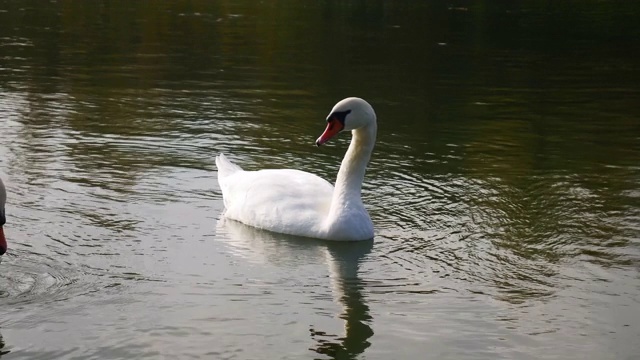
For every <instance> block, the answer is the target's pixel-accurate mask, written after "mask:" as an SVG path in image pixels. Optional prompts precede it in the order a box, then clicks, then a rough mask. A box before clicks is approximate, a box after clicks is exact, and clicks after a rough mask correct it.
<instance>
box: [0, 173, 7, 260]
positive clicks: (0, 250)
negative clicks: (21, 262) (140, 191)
mask: <svg viewBox="0 0 640 360" xmlns="http://www.w3.org/2000/svg"><path fill="white" fill-rule="evenodd" d="M6 201H7V191H6V190H5V188H4V183H2V179H0V255H2V254H4V253H5V252H7V239H5V237H4V230H2V226H3V225H4V223H5V222H6V221H7V219H6V217H5V215H4V203H5V202H6Z"/></svg>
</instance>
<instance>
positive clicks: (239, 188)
mask: <svg viewBox="0 0 640 360" xmlns="http://www.w3.org/2000/svg"><path fill="white" fill-rule="evenodd" d="M344 130H346V131H351V134H352V138H351V143H350V144H349V149H348V150H347V152H346V154H345V156H344V159H343V160H342V164H341V165H340V170H339V171H338V176H337V178H336V182H335V187H334V186H333V185H331V183H329V182H328V181H326V180H324V179H322V178H320V177H318V176H317V175H314V174H311V173H308V172H304V171H300V170H294V169H266V170H258V171H245V170H242V168H240V167H239V166H238V165H235V164H233V163H232V162H231V161H229V160H228V159H227V158H226V157H225V155H224V154H222V153H221V154H220V155H218V156H217V157H216V166H217V168H218V184H219V185H220V189H221V190H222V198H223V202H224V206H225V211H224V214H223V216H224V217H226V218H229V219H232V220H236V221H239V222H242V223H244V224H247V225H250V226H253V227H256V228H260V229H264V230H269V231H272V232H277V233H283V234H289V235H297V236H304V237H310V238H317V239H325V240H340V241H357V240H370V239H373V235H374V231H373V222H372V221H371V218H370V217H369V213H368V212H367V210H366V209H365V207H364V204H363V203H362V199H361V190H362V181H363V180H364V174H365V170H366V167H367V164H368V163H369V159H370V158H371V152H372V151H373V146H374V144H375V140H376V132H377V124H376V114H375V112H374V111H373V108H372V107H371V105H369V103H368V102H366V101H365V100H363V99H360V98H356V97H349V98H346V99H343V100H341V101H339V102H338V103H337V104H336V105H335V106H334V107H333V109H332V110H331V112H330V113H329V116H327V127H326V129H325V130H324V132H323V133H322V135H320V137H319V138H318V139H317V140H316V145H317V146H320V145H322V144H324V143H326V142H327V141H328V140H329V139H331V138H332V137H333V136H335V135H336V134H338V133H339V132H341V131H344Z"/></svg>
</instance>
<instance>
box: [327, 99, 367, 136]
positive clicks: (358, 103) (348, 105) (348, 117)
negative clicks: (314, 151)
mask: <svg viewBox="0 0 640 360" xmlns="http://www.w3.org/2000/svg"><path fill="white" fill-rule="evenodd" d="M375 123H376V113H375V112H374V111H373V108H372V107H371V105H369V103H368V102H366V101H364V100H362V99H360V98H357V97H350V98H346V99H344V100H341V101H340V102H338V103H337V104H336V105H335V106H334V107H333V109H331V112H330V113H329V116H327V128H326V129H325V130H324V132H323V133H322V135H320V137H319V138H318V140H316V145H317V146H320V145H322V144H324V143H326V142H327V141H329V139H331V138H332V137H334V136H335V135H336V134H338V133H339V132H340V131H342V130H347V131H351V130H355V129H359V128H363V127H367V126H371V125H375Z"/></svg>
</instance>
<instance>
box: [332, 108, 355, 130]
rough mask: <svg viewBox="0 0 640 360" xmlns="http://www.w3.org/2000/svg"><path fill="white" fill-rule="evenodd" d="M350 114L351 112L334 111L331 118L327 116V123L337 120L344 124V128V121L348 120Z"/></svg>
mask: <svg viewBox="0 0 640 360" xmlns="http://www.w3.org/2000/svg"><path fill="white" fill-rule="evenodd" d="M350 113H351V110H346V111H334V112H332V113H331V114H329V116H327V122H329V121H331V119H336V120H338V121H340V123H341V124H342V127H344V121H345V120H346V118H347V115H349V114H350Z"/></svg>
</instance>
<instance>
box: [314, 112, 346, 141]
mask: <svg viewBox="0 0 640 360" xmlns="http://www.w3.org/2000/svg"><path fill="white" fill-rule="evenodd" d="M342 129H344V125H343V124H342V122H340V121H339V120H337V119H336V118H331V119H329V120H328V121H327V128H326V129H324V132H323V133H322V135H320V137H319V138H318V140H316V146H320V145H322V144H324V143H326V142H327V141H329V139H331V138H332V137H334V136H336V134H337V133H339V132H340V131H342Z"/></svg>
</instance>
